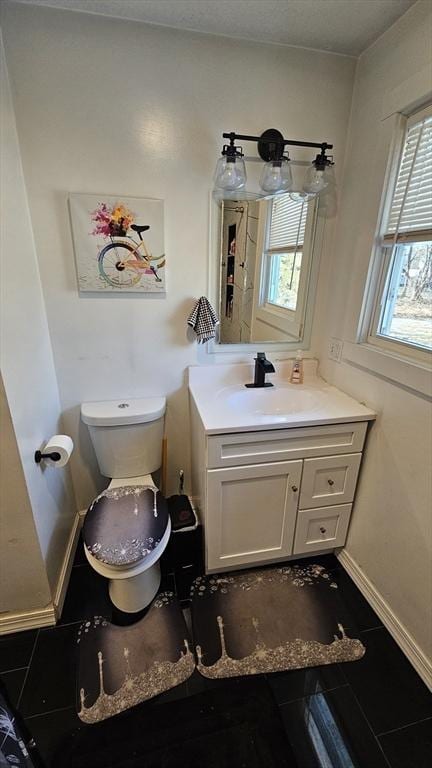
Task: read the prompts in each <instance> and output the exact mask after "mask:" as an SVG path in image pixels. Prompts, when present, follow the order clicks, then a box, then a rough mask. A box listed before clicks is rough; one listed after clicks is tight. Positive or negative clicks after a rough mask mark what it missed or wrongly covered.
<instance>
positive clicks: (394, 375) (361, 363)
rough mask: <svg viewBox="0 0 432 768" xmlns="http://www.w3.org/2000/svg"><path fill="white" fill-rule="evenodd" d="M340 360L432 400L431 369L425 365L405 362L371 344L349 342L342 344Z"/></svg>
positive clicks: (411, 361) (404, 359) (409, 361)
mask: <svg viewBox="0 0 432 768" xmlns="http://www.w3.org/2000/svg"><path fill="white" fill-rule="evenodd" d="M342 359H343V361H344V362H346V363H349V364H350V365H355V366H358V367H359V368H364V369H365V370H366V371H368V372H369V373H372V374H375V375H376V376H382V377H383V378H385V379H388V380H389V381H391V382H393V383H395V384H398V385H400V386H402V387H404V388H406V389H410V390H412V391H414V392H415V393H416V394H420V395H422V396H424V397H428V398H432V369H431V368H430V367H429V366H427V365H422V364H420V363H416V362H414V361H413V360H407V359H406V358H403V357H400V356H398V355H395V354H394V353H391V352H387V351H385V350H382V349H379V348H378V347H375V346H373V344H366V343H360V344H353V343H352V342H350V341H345V342H344V346H343V355H342Z"/></svg>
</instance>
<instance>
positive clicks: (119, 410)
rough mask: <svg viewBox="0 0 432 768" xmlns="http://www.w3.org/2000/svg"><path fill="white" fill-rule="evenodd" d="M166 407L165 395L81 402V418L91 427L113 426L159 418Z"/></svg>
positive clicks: (141, 422)
mask: <svg viewBox="0 0 432 768" xmlns="http://www.w3.org/2000/svg"><path fill="white" fill-rule="evenodd" d="M165 408H166V399H165V397H140V398H125V399H124V400H103V401H102V402H95V403H82V405H81V418H82V420H83V422H84V423H85V424H91V425H92V426H93V427H115V426H122V425H124V424H143V423H144V422H146V421H156V419H160V418H161V417H162V416H163V415H164V413H165Z"/></svg>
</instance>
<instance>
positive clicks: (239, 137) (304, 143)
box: [222, 133, 333, 152]
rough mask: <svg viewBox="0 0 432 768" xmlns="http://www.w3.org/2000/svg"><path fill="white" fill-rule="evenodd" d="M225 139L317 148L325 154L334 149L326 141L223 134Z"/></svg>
mask: <svg viewBox="0 0 432 768" xmlns="http://www.w3.org/2000/svg"><path fill="white" fill-rule="evenodd" d="M222 136H223V138H224V139H230V141H255V142H256V143H258V142H261V141H262V142H264V143H265V144H282V145H283V146H284V147H285V146H286V147H288V146H289V147H316V148H317V149H322V150H324V152H325V151H326V150H327V149H333V144H327V142H326V141H321V142H318V141H293V140H290V139H284V138H283V137H282V139H278V138H275V137H273V138H270V137H269V138H267V137H265V136H248V135H247V134H243V133H223V134H222Z"/></svg>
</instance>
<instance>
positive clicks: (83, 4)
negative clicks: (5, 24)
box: [15, 0, 424, 56]
mask: <svg viewBox="0 0 432 768" xmlns="http://www.w3.org/2000/svg"><path fill="white" fill-rule="evenodd" d="M422 1H424V0H422ZM15 2H22V3H33V4H34V5H46V6H51V7H55V8H66V9H69V10H75V11H86V12H88V13H97V14H103V15H105V16H114V17H116V18H121V19H131V20H134V21H143V22H147V23H150V24H161V25H164V26H169V27H176V28H178V29H188V30H193V31H196V32H207V33H211V34H216V35H228V36H229V37H234V38H242V39H246V40H255V41H258V42H263V43H279V44H281V45H296V46H301V47H303V48H314V49H317V50H323V51H331V52H333V53H340V54H347V55H349V56H358V55H359V54H360V53H361V52H362V51H364V50H365V48H367V47H368V46H369V45H371V43H373V42H374V41H375V40H376V39H377V38H378V37H379V36H380V35H381V34H382V33H383V32H384V31H385V30H386V29H388V27H390V26H391V25H392V24H393V23H394V22H395V21H396V19H398V18H399V17H400V16H402V14H403V13H405V11H407V10H408V8H409V7H410V6H411V5H413V4H414V2H416V0H15Z"/></svg>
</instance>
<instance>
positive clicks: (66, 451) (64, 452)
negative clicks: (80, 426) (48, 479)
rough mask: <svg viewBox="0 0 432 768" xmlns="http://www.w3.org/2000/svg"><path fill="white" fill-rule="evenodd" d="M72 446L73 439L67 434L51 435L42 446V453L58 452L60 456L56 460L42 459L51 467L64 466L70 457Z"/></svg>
mask: <svg viewBox="0 0 432 768" xmlns="http://www.w3.org/2000/svg"><path fill="white" fill-rule="evenodd" d="M73 447H74V444H73V440H72V438H71V437H69V435H53V437H52V438H51V440H48V442H47V444H46V446H45V447H44V449H43V453H59V454H60V458H59V460H58V461H53V460H52V459H44V461H45V462H46V463H47V464H49V466H51V467H64V466H65V464H67V463H68V461H69V459H70V455H71V453H72V451H73Z"/></svg>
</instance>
